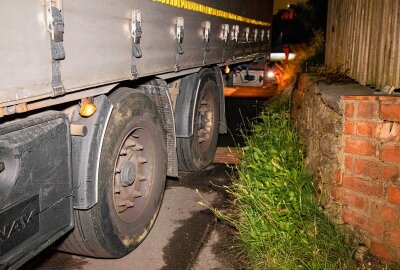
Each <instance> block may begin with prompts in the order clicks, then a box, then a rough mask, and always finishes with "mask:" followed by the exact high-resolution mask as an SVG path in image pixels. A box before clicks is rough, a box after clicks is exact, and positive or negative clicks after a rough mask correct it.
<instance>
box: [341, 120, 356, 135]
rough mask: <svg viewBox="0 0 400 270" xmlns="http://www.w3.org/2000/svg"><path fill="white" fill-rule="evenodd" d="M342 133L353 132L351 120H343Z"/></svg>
mask: <svg viewBox="0 0 400 270" xmlns="http://www.w3.org/2000/svg"><path fill="white" fill-rule="evenodd" d="M343 133H344V134H345V135H351V134H354V123H353V122H350V121H345V122H344V128H343Z"/></svg>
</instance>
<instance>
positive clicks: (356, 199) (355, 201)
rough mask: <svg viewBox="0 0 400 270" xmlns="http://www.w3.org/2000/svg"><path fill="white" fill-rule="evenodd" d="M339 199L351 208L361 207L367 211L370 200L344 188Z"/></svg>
mask: <svg viewBox="0 0 400 270" xmlns="http://www.w3.org/2000/svg"><path fill="white" fill-rule="evenodd" d="M338 201H339V202H341V203H343V204H344V205H347V206H349V207H350V208H355V209H360V210H363V211H365V212H366V210H367V208H368V201H367V200H366V199H364V198H361V197H360V196H356V195H354V194H351V193H350V192H346V191H344V190H343V191H342V192H341V193H340V195H339V198H338Z"/></svg>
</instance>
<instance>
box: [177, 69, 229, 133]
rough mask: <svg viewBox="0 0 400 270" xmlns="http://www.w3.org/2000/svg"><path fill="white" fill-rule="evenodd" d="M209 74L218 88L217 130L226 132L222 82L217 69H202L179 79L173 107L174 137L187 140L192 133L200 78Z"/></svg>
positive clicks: (219, 70)
mask: <svg viewBox="0 0 400 270" xmlns="http://www.w3.org/2000/svg"><path fill="white" fill-rule="evenodd" d="M206 73H210V74H211V75H212V76H213V77H214V79H215V81H216V83H217V87H218V107H219V128H218V131H219V133H220V134H224V133H226V132H227V126H226V116H225V97H224V82H223V77H222V72H221V69H220V68H219V67H208V68H203V69H201V70H200V71H199V72H196V73H192V74H190V75H187V76H185V77H183V78H182V79H181V83H180V91H179V95H178V98H177V101H176V105H175V113H174V115H175V129H176V137H178V138H189V137H191V136H192V135H193V131H194V114H193V113H194V108H196V106H197V102H198V100H197V96H198V91H199V87H200V82H201V77H202V76H203V75H204V74H206Z"/></svg>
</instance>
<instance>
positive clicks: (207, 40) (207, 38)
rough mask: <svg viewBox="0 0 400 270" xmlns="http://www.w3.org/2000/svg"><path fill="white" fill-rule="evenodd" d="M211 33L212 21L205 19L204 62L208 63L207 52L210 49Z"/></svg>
mask: <svg viewBox="0 0 400 270" xmlns="http://www.w3.org/2000/svg"><path fill="white" fill-rule="evenodd" d="M210 33H211V22H210V21H205V22H204V29H203V50H204V55H203V64H204V65H205V64H207V61H206V57H207V52H209V51H210Z"/></svg>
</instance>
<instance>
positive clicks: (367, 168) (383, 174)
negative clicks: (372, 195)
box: [354, 159, 399, 181]
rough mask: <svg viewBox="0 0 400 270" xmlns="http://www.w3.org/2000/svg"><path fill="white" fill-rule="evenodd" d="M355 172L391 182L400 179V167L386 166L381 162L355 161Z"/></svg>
mask: <svg viewBox="0 0 400 270" xmlns="http://www.w3.org/2000/svg"><path fill="white" fill-rule="evenodd" d="M354 172H355V173H356V174H361V175H365V176H368V177H371V178H378V179H387V180H391V181H395V180H396V179H397V178H398V177H399V169H398V167H396V166H392V165H386V164H385V163H383V162H381V161H371V160H365V159H356V160H355V165H354Z"/></svg>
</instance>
